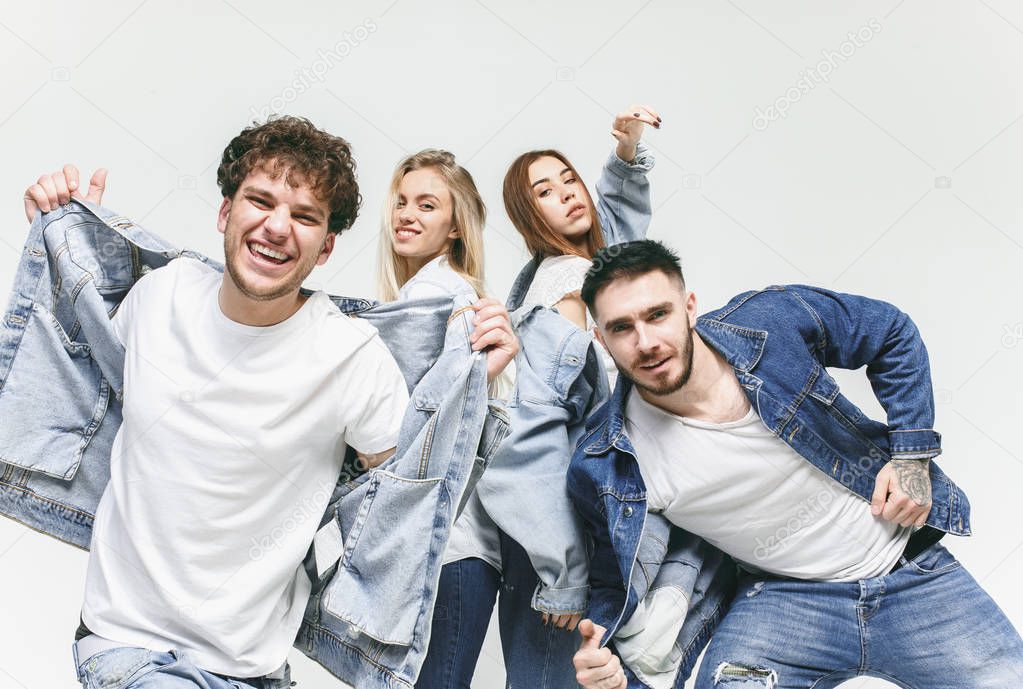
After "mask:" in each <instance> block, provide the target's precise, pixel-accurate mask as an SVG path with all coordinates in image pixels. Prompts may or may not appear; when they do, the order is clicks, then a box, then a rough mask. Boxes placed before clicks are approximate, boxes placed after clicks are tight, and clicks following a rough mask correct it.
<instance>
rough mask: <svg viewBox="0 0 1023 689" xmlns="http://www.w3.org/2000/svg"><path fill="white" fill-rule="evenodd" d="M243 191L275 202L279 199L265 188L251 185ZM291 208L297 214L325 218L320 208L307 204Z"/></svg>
mask: <svg viewBox="0 0 1023 689" xmlns="http://www.w3.org/2000/svg"><path fill="white" fill-rule="evenodd" d="M242 191H243V192H245V193H250V194H258V195H259V196H265V197H267V198H268V199H271V200H273V201H276V200H277V197H276V196H274V195H273V193H272V192H271V191H269V190H268V189H264V188H263V187H258V186H256V185H253V184H250V185H248V186H246V187H244V188H243V189H242ZM291 208H292V209H293V210H294V211H296V212H297V213H304V214H306V215H310V216H313V217H314V218H316V219H320V218H321V217H322V216H323V213H322V211H321V210H320V209H319V208H317V207H316V206H310V205H309V204H306V203H297V204H292V206H291Z"/></svg>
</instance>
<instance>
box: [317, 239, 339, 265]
mask: <svg viewBox="0 0 1023 689" xmlns="http://www.w3.org/2000/svg"><path fill="white" fill-rule="evenodd" d="M336 238H337V234H335V233H334V232H328V233H327V236H326V237H324V238H323V248H322V249H320V255H319V256H317V257H316V265H318V266H322V265H323V264H324V263H326V262H327V259H328V258H330V252H332V251H333V250H334V240H335V239H336Z"/></svg>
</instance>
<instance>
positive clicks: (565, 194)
mask: <svg viewBox="0 0 1023 689" xmlns="http://www.w3.org/2000/svg"><path fill="white" fill-rule="evenodd" d="M574 198H575V192H574V191H572V187H570V186H568V185H567V184H566V185H565V186H563V187H562V188H561V202H562V203H568V202H569V201H571V200H572V199H574Z"/></svg>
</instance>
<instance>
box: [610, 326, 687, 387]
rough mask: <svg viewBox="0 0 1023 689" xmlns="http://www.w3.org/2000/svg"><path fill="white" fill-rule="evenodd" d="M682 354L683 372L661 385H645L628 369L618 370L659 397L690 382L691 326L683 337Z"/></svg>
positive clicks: (635, 383)
mask: <svg viewBox="0 0 1023 689" xmlns="http://www.w3.org/2000/svg"><path fill="white" fill-rule="evenodd" d="M680 354H681V358H682V361H683V367H682V372H681V373H680V374H679V375H678V377H676V378H675V379H674V380H667V381H665V382H664V383H663V384H661V385H644V384H643V383H640V382H639V381H637V380H636V379H635V378H633V377H632V376H630V375H629V374H628V373H627V372H626V371H623V370H622V369H621V368H620V367H619V369H618V371H619V373H621V374H622V375H623V376H625V377H626V378H628V379H629V380H631V381H632V383H633V385H635V386H636V387H637V388H639V389H640V390H644V391H646V392H648V393H650V394H651V395H655V396H657V397H663V396H665V395H670V394H672V393H674V392H678V391H679V390H681V389H682V388H683V387H685V385H686V383H688V382H689V376H690V375H691V374H692V372H693V329H692V328H691V327H690V328H687V329H686V336H685V337H684V338H683V339H682V343H681V351H680ZM642 363H649V362H642ZM639 365H640V364H637V366H639Z"/></svg>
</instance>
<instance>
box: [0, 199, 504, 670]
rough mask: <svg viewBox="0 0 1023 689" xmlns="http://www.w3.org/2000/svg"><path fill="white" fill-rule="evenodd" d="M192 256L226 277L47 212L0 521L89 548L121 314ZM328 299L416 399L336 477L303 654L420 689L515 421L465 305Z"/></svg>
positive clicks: (14, 307)
mask: <svg viewBox="0 0 1023 689" xmlns="http://www.w3.org/2000/svg"><path fill="white" fill-rule="evenodd" d="M182 255H187V256H191V257H193V258H196V259H199V260H202V261H205V262H206V263H208V264H209V265H211V266H213V267H214V268H216V269H218V270H222V266H221V265H220V264H218V263H216V262H214V261H211V260H209V259H207V258H205V257H203V256H200V255H197V254H195V253H193V252H189V251H181V250H179V249H177V248H175V247H173V246H171V245H170V244H168V243H166V242H165V241H163V240H162V239H160V238H158V237H156V236H155V235H152V234H150V233H148V232H146V231H145V230H143V229H142V228H141V227H139V226H137V225H135V224H134V223H132V222H131V221H130V220H128V219H127V218H124V217H122V216H118V215H116V214H115V213H112V212H110V211H109V210H106V209H104V208H99V207H95V206H91V205H90V204H86V203H79V202H72V203H70V204H68V205H66V206H63V207H61V208H60V209H57V210H54V211H52V212H50V213H47V214H45V215H43V216H37V218H36V221H35V222H34V223H33V224H32V228H31V230H30V234H29V237H28V241H27V243H26V245H25V249H24V253H23V256H22V260H21V262H20V264H19V267H18V272H17V275H16V277H15V282H14V292H13V295H12V297H11V301H10V304H9V306H8V309H7V311H6V312H5V313H4V314H3V321H2V322H0V419H3V423H2V424H0V513H2V514H4V515H6V516H8V517H11V518H13V519H16V520H17V521H20V522H22V523H23V524H26V525H27V526H29V527H31V528H33V529H36V530H38V531H42V532H43V533H46V534H49V535H51V536H54V537H56V538H59V539H61V540H63V541H66V542H68V543H71V544H73V545H76V546H78V547H80V548H83V549H87V548H88V547H89V543H90V539H91V534H92V524H93V516H94V514H95V510H96V507H97V505H98V503H99V499H100V496H101V494H102V492H103V490H104V488H105V486H106V484H107V481H108V480H109V469H110V449H111V445H112V441H113V438H114V435H115V433H116V432H117V429H118V427H119V426H120V422H121V402H120V400H121V399H122V394H123V390H122V386H123V365H124V350H123V347H122V346H121V344H120V342H119V341H118V340H117V338H116V336H115V335H114V332H113V329H112V328H111V324H110V315H111V314H112V313H113V312H114V311H115V310H116V309H117V307H118V305H119V304H120V301H121V299H123V297H124V296H125V295H126V294H127V292H128V290H129V289H130V288H131V286H132V285H133V284H134V283H135V281H136V280H138V279H139V277H141V276H142V275H143V274H144V273H145V272H147V271H149V270H151V269H154V268H158V267H160V266H162V265H165V264H166V263H167V262H168V261H170V260H171V259H173V258H176V257H178V256H182ZM332 299H333V300H334V302H335V303H336V304H337V305H338V306H339V308H340V309H341V310H342V311H344V312H346V313H348V314H353V315H355V314H357V315H358V317H360V318H364V319H365V320H366V321H368V322H370V323H372V324H373V325H374V326H375V327H376V328H377V330H378V331H379V333H380V336H381V338H382V339H383V341H384V342H385V343H386V344H387V346H388V347H389V349H390V350H391V352H392V354H393V355H394V357H395V359H396V360H397V362H398V364H399V366H400V368H401V370H402V373H403V374H404V376H405V379H406V382H407V383H408V386H409V389H410V391H411V392H410V403H409V406H408V408H407V411H406V414H405V416H404V418H403V421H402V427H401V432H400V436H399V437H400V439H399V444H398V451H397V453H396V454H395V456H394V457H393V458H391V459H390V460H388V461H387V462H386V463H385V464H384V465H382V466H381V467H379V468H378V469H375V470H372V471H370V472H368V473H358V472H354V471H353V472H344V473H343V474H342V476H341V477H340V479H339V481H338V484H337V486H336V489H335V492H334V495H333V498H332V500H331V503H330V506H329V508H328V510H327V512H326V513H325V514H324V516H323V519H322V522H321V528H320V530H319V532H318V533H317V535H316V539H315V547H311V548H310V553H309V555H308V556H307V558H306V562H305V563H304V565H305V568H306V571H307V572H308V573H309V574H310V577H311V578H312V580H313V582H314V591H313V595H312V597H311V599H310V601H309V605H308V607H307V610H306V616H305V620H304V622H303V625H302V627H301V629H300V632H299V635H298V638H297V640H296V643H295V646H296V647H297V648H299V649H300V650H301V651H302V652H304V653H305V654H306V655H308V656H309V657H310V658H312V659H313V660H315V661H317V662H319V663H320V664H321V665H323V666H324V667H325V668H327V670H329V671H330V672H332V673H333V674H334V675H336V676H337V677H339V678H340V679H342V680H344V681H346V682H348V683H350V684H353V685H355V686H359V687H369V688H371V689H376V688H380V689H383V688H392V689H393V688H402V689H410V688H411V687H412V686H413V684H414V682H415V679H416V677H417V675H418V673H419V668H420V666H421V665H422V661H423V658H424V657H425V654H426V649H427V647H428V644H429V634H430V624H431V619H432V610H433V605H434V601H435V598H436V590H437V583H438V581H439V577H440V569H441V564H442V555H443V552H444V549H445V546H446V544H447V539H448V534H449V529H450V526H451V524H452V522H453V521H454V519H455V513H456V508H457V506H458V505H459V504H460V503H461V501H462V500H463V498H464V494H465V492H466V490H467V486H468V483H469V477H470V475H471V474H472V473H474V472H476V473H478V472H479V471H482V469H483V468H485V466H486V464H487V462H488V461H489V460H490V458H491V457H492V456H493V454H494V452H495V451H496V449H497V447H499V446H500V443H501V441H502V440H503V438H504V437H505V436H506V435H507V431H508V423H507V416H506V415H505V413H504V412H503V410H501V409H500V408H497V407H493V406H491V405H490V404H489V402H488V399H487V384H486V365H485V359H484V357H483V356H481V355H478V354H473V353H472V352H471V349H470V345H469V339H468V337H469V333H470V329H471V327H472V324H471V320H472V315H473V312H472V310H471V309H468V306H469V301H470V300H468V299H458V298H448V299H428V300H416V301H409V302H404V303H392V304H381V305H374V304H373V303H372V302H369V301H367V300H363V299H346V298H336V297H332ZM69 633H70V630H69Z"/></svg>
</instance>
